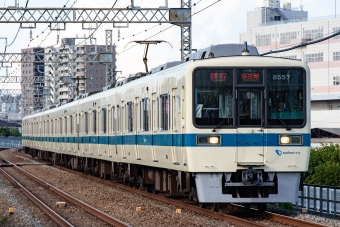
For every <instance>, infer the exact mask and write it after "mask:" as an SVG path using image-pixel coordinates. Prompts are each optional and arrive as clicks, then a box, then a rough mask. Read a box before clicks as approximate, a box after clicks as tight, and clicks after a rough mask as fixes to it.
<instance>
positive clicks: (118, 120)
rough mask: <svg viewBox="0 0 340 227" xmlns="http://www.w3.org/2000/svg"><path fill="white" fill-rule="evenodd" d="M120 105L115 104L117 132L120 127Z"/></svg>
mask: <svg viewBox="0 0 340 227" xmlns="http://www.w3.org/2000/svg"><path fill="white" fill-rule="evenodd" d="M120 114H121V113H120V106H117V133H119V132H120V128H121V117H120Z"/></svg>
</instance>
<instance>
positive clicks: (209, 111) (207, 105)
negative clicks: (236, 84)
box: [182, 69, 234, 127]
mask: <svg viewBox="0 0 340 227" xmlns="http://www.w3.org/2000/svg"><path fill="white" fill-rule="evenodd" d="M193 92H194V94H193V98H194V100H193V103H194V108H193V115H194V124H195V125H196V126H199V127H208V126H210V127H215V126H217V125H220V127H228V126H229V127H230V126H233V124H234V122H233V119H234V117H233V116H234V113H233V110H234V108H233V106H234V100H233V99H234V95H233V70H232V69H199V70H196V71H195V72H194V89H193ZM182 96H183V97H184V94H182ZM183 105H184V103H183ZM182 111H183V112H184V107H182ZM182 116H184V115H182Z"/></svg>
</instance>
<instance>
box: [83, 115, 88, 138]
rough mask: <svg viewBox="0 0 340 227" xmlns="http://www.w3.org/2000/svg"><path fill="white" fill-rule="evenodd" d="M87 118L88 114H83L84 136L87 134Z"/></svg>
mask: <svg viewBox="0 0 340 227" xmlns="http://www.w3.org/2000/svg"><path fill="white" fill-rule="evenodd" d="M88 118H89V116H88V113H87V112H85V113H84V134H88V133H89V119H88Z"/></svg>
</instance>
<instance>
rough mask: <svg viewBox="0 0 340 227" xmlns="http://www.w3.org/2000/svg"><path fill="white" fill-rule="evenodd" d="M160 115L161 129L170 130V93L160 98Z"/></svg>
mask: <svg viewBox="0 0 340 227" xmlns="http://www.w3.org/2000/svg"><path fill="white" fill-rule="evenodd" d="M159 107H160V109H159V115H160V119H159V120H160V121H159V126H160V130H169V120H170V119H169V115H170V112H169V111H170V110H169V107H170V103H169V95H168V94H166V95H161V96H160V98H159Z"/></svg>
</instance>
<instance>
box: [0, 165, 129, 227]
mask: <svg viewBox="0 0 340 227" xmlns="http://www.w3.org/2000/svg"><path fill="white" fill-rule="evenodd" d="M4 161H5V162H7V163H9V164H13V163H11V162H10V161H8V160H5V159H4ZM13 167H14V168H15V169H17V170H19V171H20V172H21V173H23V174H25V175H26V176H28V177H29V178H31V179H32V180H35V181H36V182H38V183H39V184H41V185H43V186H44V187H46V188H48V189H49V190H50V191H52V192H54V193H55V194H57V195H59V196H61V197H63V198H64V199H66V200H68V201H70V202H71V203H73V204H75V205H77V206H79V207H81V208H82V209H84V210H86V211H87V212H89V213H90V214H92V215H94V216H95V217H97V218H99V219H101V220H103V221H104V222H106V223H108V224H110V225H112V226H115V227H126V226H129V225H128V224H126V223H123V222H122V221H120V220H118V219H116V218H114V217H112V216H110V215H108V214H106V213H104V212H102V211H100V210H98V209H96V208H95V207H92V206H90V205H88V204H86V203H84V202H83V201H81V200H79V199H77V198H75V197H73V196H71V195H69V194H67V193H65V192H63V191H62V190H60V189H58V188H56V187H54V186H53V185H51V184H49V183H47V182H45V181H43V180H41V179H39V178H38V177H36V176H33V175H32V174H30V173H29V172H27V171H25V170H23V169H22V168H20V167H18V166H17V165H15V164H13Z"/></svg>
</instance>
